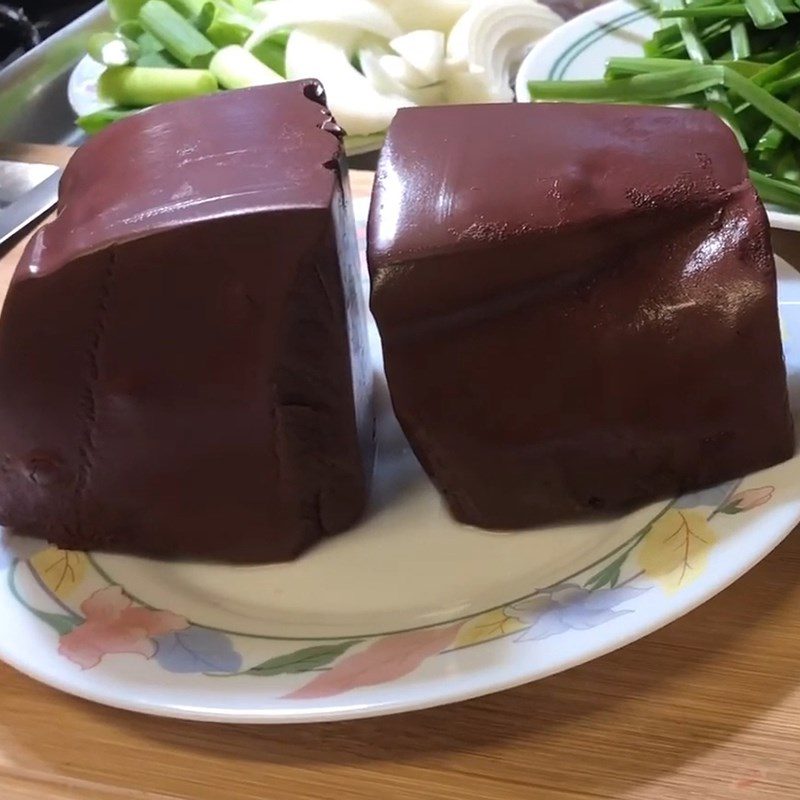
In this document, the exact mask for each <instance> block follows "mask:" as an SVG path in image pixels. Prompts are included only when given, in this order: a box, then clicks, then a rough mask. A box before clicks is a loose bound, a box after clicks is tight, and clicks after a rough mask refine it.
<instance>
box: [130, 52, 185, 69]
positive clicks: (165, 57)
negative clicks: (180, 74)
mask: <svg viewBox="0 0 800 800" xmlns="http://www.w3.org/2000/svg"><path fill="white" fill-rule="evenodd" d="M136 66H137V67H157V68H159V69H179V68H181V67H182V66H183V64H181V63H180V62H179V61H176V60H175V59H174V58H173V57H172V56H171V55H170V54H169V53H167V52H165V51H164V50H160V51H159V52H157V53H145V54H144V55H141V56H139V58H138V59H136Z"/></svg>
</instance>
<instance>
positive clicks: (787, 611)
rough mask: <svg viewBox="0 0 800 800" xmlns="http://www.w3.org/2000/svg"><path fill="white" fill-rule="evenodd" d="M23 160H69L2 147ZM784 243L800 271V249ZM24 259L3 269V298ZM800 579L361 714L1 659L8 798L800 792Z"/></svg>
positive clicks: (783, 566)
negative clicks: (299, 709)
mask: <svg viewBox="0 0 800 800" xmlns="http://www.w3.org/2000/svg"><path fill="white" fill-rule="evenodd" d="M9 154H10V155H14V156H15V157H20V158H21V157H28V158H33V159H36V158H38V159H40V160H45V161H49V160H53V161H54V162H58V161H61V160H63V158H64V156H65V154H64V153H63V152H61V151H57V150H47V149H41V148H35V149H31V150H28V151H26V152H25V153H23V152H22V151H21V150H19V149H17V150H15V151H14V152H13V153H11V152H10V151H9V150H8V149H7V148H6V149H5V152H4V150H3V148H2V147H0V157H3V156H8V155H9ZM356 179H357V180H360V179H361V178H359V177H358V176H356ZM776 245H777V246H778V248H779V250H780V252H781V253H783V254H785V255H790V256H792V255H793V253H792V251H794V254H797V256H795V258H794V259H793V263H795V264H800V257H798V256H800V243H799V242H798V240H797V239H793V238H792V237H791V236H788V235H781V236H779V237H777V241H776ZM15 260H16V253H10V254H6V257H5V258H4V259H3V260H2V261H0V294H1V293H2V292H4V291H5V285H6V284H7V281H8V277H9V274H10V269H11V267H12V264H13V263H14V262H15ZM799 575H800V535H798V534H797V533H795V534H794V535H793V536H790V537H789V538H788V539H787V541H786V542H785V543H784V544H783V545H781V546H780V547H779V548H778V549H777V550H776V551H775V552H774V553H773V554H772V555H771V556H770V557H768V558H767V559H766V560H765V561H764V562H763V563H761V564H760V565H759V566H758V567H756V568H755V569H754V570H753V571H752V572H750V573H749V574H748V575H746V576H745V577H744V578H742V579H741V580H740V581H738V582H737V583H736V584H734V586H732V587H731V588H730V589H728V590H727V591H725V592H724V593H723V594H721V595H720V596H718V597H717V598H715V599H714V600H712V601H711V602H709V603H707V604H706V605H704V606H703V607H701V608H700V609H698V610H696V611H694V612H693V613H691V614H689V615H688V616H686V617H684V618H683V619H681V620H679V621H678V622H675V623H673V624H672V625H670V626H668V627H667V628H665V629H663V630H661V631H659V632H658V633H655V634H653V635H651V636H649V637H648V638H646V639H644V640H642V641H640V642H638V643H636V644H633V645H631V646H629V647H627V648H625V649H623V650H620V651H618V652H616V653H613V654H612V655H609V656H606V657H605V658H602V659H599V660H597V661H594V662H592V663H590V664H587V665H585V666H583V667H579V668H577V669H573V670H571V671H570V672H567V673H564V674H562V675H558V676H555V677H552V678H549V679H547V680H544V681H540V682H538V683H534V684H529V685H527V686H523V687H521V688H518V689H514V690H511V691H507V692H504V693H501V694H497V695H494V696H490V697H486V698H483V699H479V700H474V701H471V702H468V703H463V704H460V705H456V706H450V707H445V708H440V709H434V710H431V711H424V712H417V713H413V714H405V715H401V716H396V717H387V718H382V719H375V720H365V721H359V722H348V723H333V724H328V725H314V726H288V727H267V726H263V727H248V726H221V725H210V724H202V723H190V722H180V721H171V720H164V719H155V718H148V717H143V716H138V715H135V714H131V713H128V712H123V711H117V710H114V709H108V708H104V707H101V706H95V705H92V704H90V703H87V702H85V701H82V700H78V699H75V698H72V697H69V696H66V695H63V694H60V693H58V692H56V691H54V690H53V689H50V688H48V687H46V686H41V685H39V684H36V683H34V682H33V681H32V680H30V679H28V678H26V677H24V676H22V675H19V674H17V673H16V672H14V671H13V670H12V669H10V668H9V667H7V666H5V665H3V664H0V686H2V688H0V800H116V799H117V798H119V799H120V800H166V799H167V798H185V799H186V800H228V799H229V798H230V799H231V800H233V799H235V800H327V799H328V798H331V800H334V799H335V800H362V799H363V800H464V799H467V798H468V799H469V800H473V799H474V800H482V799H483V800H527V798H531V799H532V800H597V798H636V800H672V799H673V798H674V800H687V799H688V798H702V800H723V799H724V800H733V799H734V798H736V800H751V799H752V800H762V799H763V800H767V799H768V798H781V800H787V798H789V799H791V798H800V613H799V612H800V582H799V581H798V576H799Z"/></svg>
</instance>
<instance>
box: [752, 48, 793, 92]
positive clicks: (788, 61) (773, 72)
mask: <svg viewBox="0 0 800 800" xmlns="http://www.w3.org/2000/svg"><path fill="white" fill-rule="evenodd" d="M799 69H800V50H796V51H794V52H791V53H789V54H788V55H787V56H784V57H783V58H781V59H780V60H779V61H776V62H775V63H774V64H770V65H769V66H768V67H764V69H762V70H761V71H760V72H759V73H758V74H757V75H755V76H753V83H755V84H756V86H763V87H764V88H765V89H771V84H773V83H774V82H775V81H778V80H781V79H782V78H786V77H788V76H789V75H792V74H793V73H794V72H797V70H799Z"/></svg>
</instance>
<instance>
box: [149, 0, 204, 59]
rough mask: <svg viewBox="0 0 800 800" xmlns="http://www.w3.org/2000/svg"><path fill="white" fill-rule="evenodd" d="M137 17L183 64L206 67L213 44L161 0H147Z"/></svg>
mask: <svg viewBox="0 0 800 800" xmlns="http://www.w3.org/2000/svg"><path fill="white" fill-rule="evenodd" d="M139 21H140V22H141V23H142V27H143V28H144V29H145V31H147V32H148V33H150V34H152V35H153V36H154V37H155V38H156V39H158V40H159V41H160V42H161V44H162V45H163V46H164V49H165V50H166V51H167V52H168V53H169V54H170V55H172V56H174V57H175V58H177V59H178V61H180V62H181V64H183V65H184V66H186V67H191V68H197V67H207V66H208V64H209V62H210V61H211V57H212V56H213V55H214V53H215V52H216V47H214V45H213V44H212V43H211V42H210V41H209V40H208V39H207V38H206V37H205V36H203V34H202V33H200V31H198V30H197V29H196V28H194V27H193V26H192V25H191V23H189V22H188V21H187V20H186V19H185V18H184V17H182V16H181V15H180V14H179V13H178V12H177V11H176V10H175V9H174V8H173V7H172V6H171V5H169V4H168V3H166V2H165V1H164V0H147V2H146V3H145V4H144V5H143V6H142V9H141V11H140V12H139Z"/></svg>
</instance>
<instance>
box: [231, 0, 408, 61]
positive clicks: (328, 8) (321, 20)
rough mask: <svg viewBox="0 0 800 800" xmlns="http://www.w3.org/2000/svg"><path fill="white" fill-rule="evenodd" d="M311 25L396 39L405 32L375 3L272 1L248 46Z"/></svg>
mask: <svg viewBox="0 0 800 800" xmlns="http://www.w3.org/2000/svg"><path fill="white" fill-rule="evenodd" d="M262 8H263V6H262ZM308 25H326V26H331V27H336V28H343V29H355V30H358V31H363V32H366V33H373V34H375V35H376V36H381V37H383V38H384V39H393V38H394V37H396V36H399V35H400V34H401V33H402V29H401V28H400V26H399V25H398V24H397V22H396V21H395V20H394V18H393V17H392V15H391V14H390V13H389V12H388V11H387V10H386V9H385V8H382V7H381V6H380V5H378V4H377V3H375V2H372V0H336V2H332V1H331V0H273V2H271V3H269V4H268V8H267V9H266V15H265V17H264V19H262V20H261V21H260V22H259V23H258V25H257V26H256V29H255V30H254V31H253V33H252V34H250V37H249V38H248V40H247V42H246V43H245V47H247V48H248V49H252V48H254V47H256V46H257V45H259V44H261V42H263V41H264V39H266V38H267V37H269V36H271V35H272V34H273V33H275V31H278V30H281V29H282V28H297V27H306V26H308Z"/></svg>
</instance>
